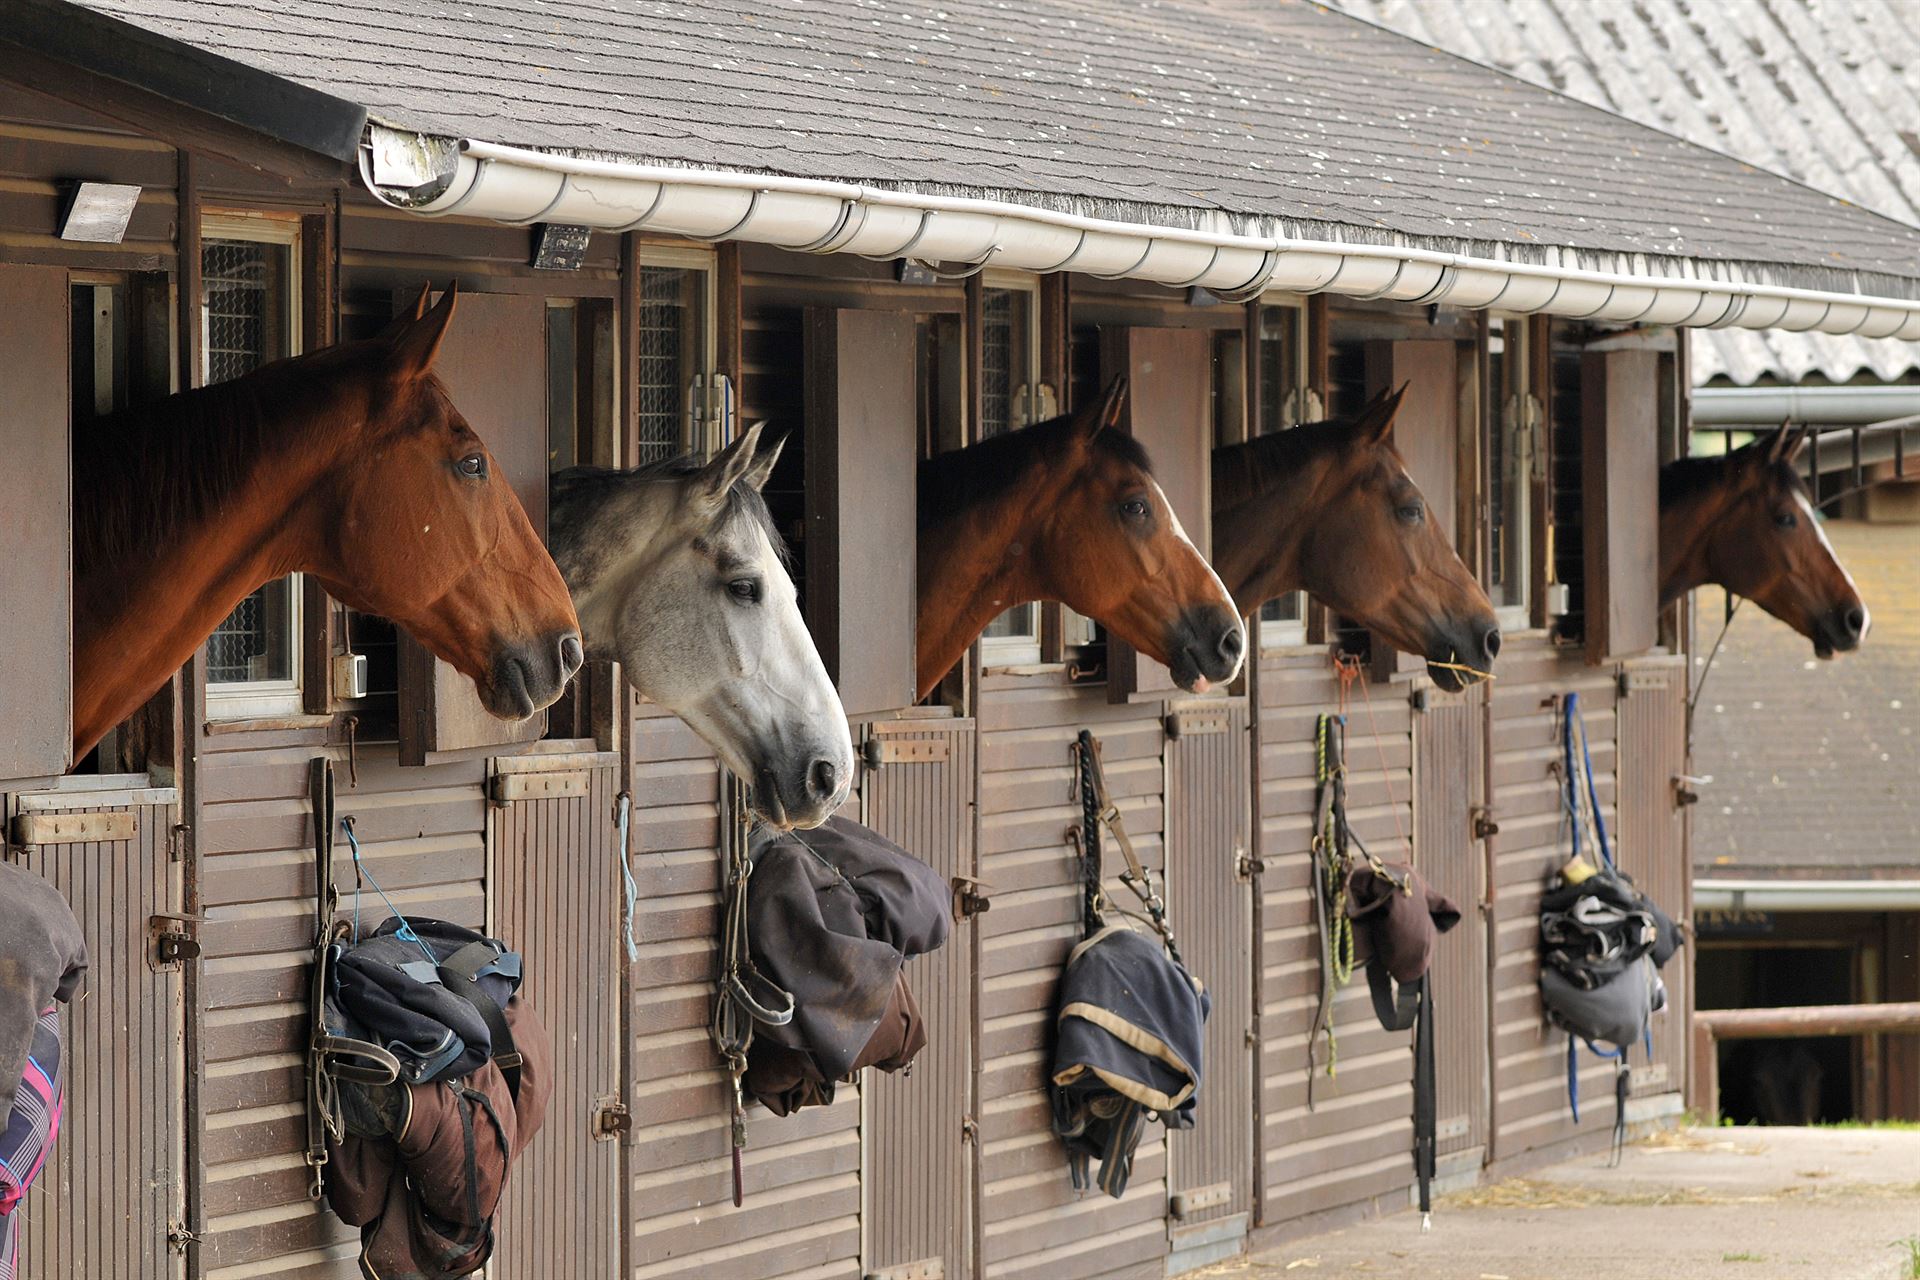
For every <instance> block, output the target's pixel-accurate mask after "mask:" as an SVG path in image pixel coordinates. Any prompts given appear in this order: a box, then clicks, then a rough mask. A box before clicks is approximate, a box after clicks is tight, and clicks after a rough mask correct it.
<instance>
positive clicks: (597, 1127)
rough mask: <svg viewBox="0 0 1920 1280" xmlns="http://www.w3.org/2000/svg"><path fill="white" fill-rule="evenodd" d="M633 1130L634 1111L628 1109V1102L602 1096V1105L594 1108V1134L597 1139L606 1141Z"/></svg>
mask: <svg viewBox="0 0 1920 1280" xmlns="http://www.w3.org/2000/svg"><path fill="white" fill-rule="evenodd" d="M632 1131H633V1112H631V1111H629V1110H627V1104H626V1103H624V1102H619V1101H616V1100H615V1099H613V1098H602V1099H601V1100H600V1105H599V1106H597V1107H595V1108H594V1109H593V1136H594V1138H595V1140H596V1141H605V1140H606V1139H608V1138H615V1137H618V1136H620V1135H621V1134H623V1133H631V1132H632Z"/></svg>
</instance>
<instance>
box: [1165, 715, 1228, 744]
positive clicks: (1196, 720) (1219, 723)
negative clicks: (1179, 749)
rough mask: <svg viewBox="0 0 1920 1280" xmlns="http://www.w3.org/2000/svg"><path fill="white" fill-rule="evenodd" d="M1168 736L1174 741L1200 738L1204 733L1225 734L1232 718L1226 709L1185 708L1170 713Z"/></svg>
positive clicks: (1168, 716)
mask: <svg viewBox="0 0 1920 1280" xmlns="http://www.w3.org/2000/svg"><path fill="white" fill-rule="evenodd" d="M1165 723H1166V730H1167V736H1168V737H1169V738H1173V739H1176V740H1177V739H1180V738H1187V737H1199V736H1200V735H1201V734H1203V733H1225V732H1226V731H1227V729H1228V727H1229V726H1230V725H1231V724H1232V718H1231V717H1230V716H1229V715H1228V714H1227V709H1226V708H1225V707H1184V708H1182V709H1181V710H1179V711H1173V712H1169V713H1168V715H1167V718H1166V722H1165Z"/></svg>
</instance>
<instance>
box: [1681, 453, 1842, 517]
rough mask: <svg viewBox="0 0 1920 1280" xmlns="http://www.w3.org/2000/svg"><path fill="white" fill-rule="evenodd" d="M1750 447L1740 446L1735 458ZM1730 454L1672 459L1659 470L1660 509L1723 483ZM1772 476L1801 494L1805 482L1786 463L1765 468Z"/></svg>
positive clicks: (1697, 495) (1805, 486)
mask: <svg viewBox="0 0 1920 1280" xmlns="http://www.w3.org/2000/svg"><path fill="white" fill-rule="evenodd" d="M1752 447H1753V446H1752V445H1743V446H1741V448H1740V449H1736V450H1735V451H1734V453H1735V454H1737V453H1741V452H1744V451H1745V450H1747V449H1751V448H1752ZM1732 456H1734V454H1721V455H1718V456H1715V455H1712V454H1709V455H1707V456H1706V457H1701V458H1675V459H1674V460H1673V461H1672V462H1669V463H1668V464H1667V465H1666V466H1664V467H1661V468H1660V506H1661V507H1662V508H1663V509H1664V508H1665V507H1668V506H1670V505H1672V504H1674V503H1677V502H1685V501H1687V500H1688V499H1689V498H1696V497H1699V496H1700V495H1701V494H1704V493H1707V492H1709V491H1710V490H1712V489H1715V488H1718V487H1720V486H1721V485H1723V484H1725V483H1726V482H1727V478H1728V475H1729V471H1728V468H1727V459H1728V458H1730V457H1732ZM1767 469H1768V470H1769V471H1770V472H1772V473H1773V478H1774V480H1775V482H1776V483H1778V484H1781V485H1783V486H1784V487H1785V488H1786V490H1787V492H1789V493H1805V492H1806V488H1807V485H1806V481H1805V480H1804V479H1802V478H1801V475H1800V473H1799V472H1798V471H1797V470H1795V469H1794V468H1793V467H1792V466H1790V465H1788V464H1787V463H1786V462H1774V463H1771V464H1769V465H1768V468H1767Z"/></svg>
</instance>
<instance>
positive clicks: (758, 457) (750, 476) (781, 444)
mask: <svg viewBox="0 0 1920 1280" xmlns="http://www.w3.org/2000/svg"><path fill="white" fill-rule="evenodd" d="M766 425H767V424H766V423H764V422H756V423H754V424H753V426H752V428H751V429H752V430H754V431H758V430H760V428H762V427H764V426H766ZM786 447H787V438H786V437H785V436H781V437H780V438H779V439H778V440H775V441H774V442H773V443H772V444H770V445H766V446H763V447H762V448H761V450H760V451H759V452H758V453H756V454H754V455H753V463H752V465H751V466H749V467H748V468H747V469H746V471H745V472H744V473H743V474H742V475H741V477H740V483H741V484H744V485H746V486H747V488H749V489H752V490H753V491H754V492H756V493H758V492H759V491H760V490H761V489H764V488H765V487H766V484H767V480H768V479H769V478H770V477H771V476H772V475H773V468H774V464H776V463H778V462H779V461H780V451H781V450H782V449H784V448H786Z"/></svg>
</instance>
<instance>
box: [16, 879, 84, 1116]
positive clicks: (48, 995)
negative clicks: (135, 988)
mask: <svg viewBox="0 0 1920 1280" xmlns="http://www.w3.org/2000/svg"><path fill="white" fill-rule="evenodd" d="M86 972H87V943H86V939H85V938H84V937H82V936H81V933H80V922H79V921H78V920H75V919H74V918H73V909H72V908H71V907H69V906H68V905H67V900H66V899H65V898H63V897H61V896H60V891H59V890H58V889H56V888H54V887H53V885H52V884H50V883H48V882H47V881H46V880H45V879H44V878H42V877H40V876H37V875H35V874H33V872H31V871H28V870H27V869H26V868H25V867H18V866H14V865H12V864H11V863H6V862H0V1129H4V1128H5V1127H6V1124H7V1117H8V1115H9V1114H10V1113H11V1112H12V1110H13V1098H14V1091H15V1090H16V1089H18V1088H19V1087H20V1078H21V1076H22V1074H23V1073H24V1072H25V1071H26V1069H27V1053H28V1048H29V1046H30V1045H31V1044H32V1043H33V1039H34V1036H35V1034H36V1028H37V1027H38V1025H39V1023H40V1020H41V1016H42V1015H43V1014H44V1013H45V1012H46V1011H47V1010H48V1009H49V1008H51V1007H52V1006H53V1004H54V1002H55V1001H59V1002H60V1003H62V1004H65V1003H66V1002H68V1001H70V1000H72V999H73V996H74V993H75V992H76V991H78V990H79V988H80V981H81V979H82V978H84V977H85V976H86Z"/></svg>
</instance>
